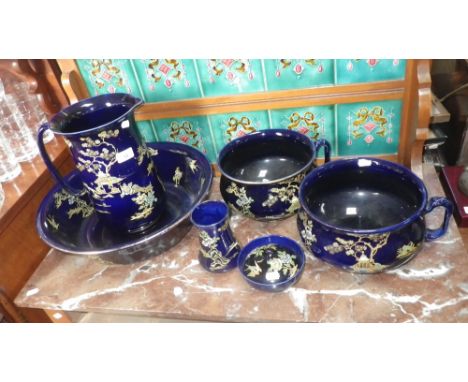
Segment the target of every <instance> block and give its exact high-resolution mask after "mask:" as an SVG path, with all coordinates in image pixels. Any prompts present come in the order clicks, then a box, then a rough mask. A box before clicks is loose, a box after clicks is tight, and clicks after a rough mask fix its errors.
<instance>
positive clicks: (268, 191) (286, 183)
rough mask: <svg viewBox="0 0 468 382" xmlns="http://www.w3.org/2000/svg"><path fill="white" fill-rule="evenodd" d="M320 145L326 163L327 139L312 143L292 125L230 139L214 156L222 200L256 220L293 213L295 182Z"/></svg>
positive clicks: (295, 204) (297, 206) (297, 182)
mask: <svg viewBox="0 0 468 382" xmlns="http://www.w3.org/2000/svg"><path fill="white" fill-rule="evenodd" d="M320 147H323V148H324V152H325V162H328V161H329V160H330V144H329V143H328V141H326V140H324V139H320V140H318V141H315V142H313V141H311V140H310V139H309V138H308V137H307V136H305V135H303V134H301V133H298V132H296V131H293V130H286V129H270V130H263V131H258V132H254V133H251V134H248V135H245V136H243V137H241V138H238V139H235V140H233V141H231V142H230V143H228V144H227V145H226V146H225V147H224V148H223V149H222V150H221V152H220V153H219V155H218V168H219V170H220V172H221V174H222V176H221V181H220V188H221V195H222V196H223V199H224V200H225V201H226V203H228V205H229V206H230V207H231V208H233V209H235V210H237V211H239V212H241V213H242V214H244V215H245V216H247V217H250V218H254V219H258V220H275V219H282V218H286V217H288V216H290V215H293V214H294V213H296V212H297V210H298V208H299V199H298V192H299V185H300V183H301V181H302V180H303V179H304V176H305V175H306V173H307V172H308V171H309V170H310V169H311V168H312V167H313V166H314V161H315V158H316V153H317V150H318V149H319V148H320Z"/></svg>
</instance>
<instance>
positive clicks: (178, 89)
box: [76, 59, 406, 162]
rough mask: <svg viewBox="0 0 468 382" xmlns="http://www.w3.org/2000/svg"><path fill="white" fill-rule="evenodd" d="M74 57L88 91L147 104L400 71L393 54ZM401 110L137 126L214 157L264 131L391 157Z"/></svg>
mask: <svg viewBox="0 0 468 382" xmlns="http://www.w3.org/2000/svg"><path fill="white" fill-rule="evenodd" d="M76 61H77V65H78V68H79V70H80V72H81V74H82V77H83V79H84V81H85V84H86V86H87V87H88V90H89V92H90V94H91V95H97V94H103V93H113V92H126V93H131V94H133V95H135V96H137V97H140V98H142V99H144V100H145V102H163V101H171V100H178V99H190V98H199V97H210V96H218V95H228V94H239V93H249V92H261V91H272V90H284V89H296V88H307V87H317V86H330V85H336V84H349V83H358V82H373V81H382V80H396V79H403V78H404V75H405V68H406V61H405V60H398V59H389V60H378V59H367V60H366V59H363V60H356V59H344V60H319V59H310V60H309V59H268V60H233V59H224V60H205V59H203V60H190V59H188V60H185V59H184V60H166V59H151V60H121V59H118V60H97V59H80V60H76ZM401 107H402V103H401V101H381V102H367V103H360V104H343V105H330V106H315V107H305V108H296V109H280V110H271V111H270V110H264V111H257V112H245V113H233V114H218V115H210V116H202V117H183V118H169V119H161V120H153V121H141V122H138V127H139V130H140V132H141V134H142V135H143V137H144V138H145V139H146V140H147V141H149V142H150V141H157V140H159V141H173V142H181V143H184V144H188V145H191V146H193V147H195V148H197V149H199V150H200V151H202V152H203V153H205V154H206V155H207V157H208V158H209V159H210V161H212V162H215V161H216V156H217V154H218V153H219V151H220V150H221V148H222V147H223V146H224V145H225V144H226V143H227V142H229V141H230V140H232V139H235V138H237V137H239V136H242V135H244V134H248V133H250V132H253V131H256V130H263V129H270V128H284V129H292V130H296V131H299V132H301V133H303V134H306V135H307V136H309V137H310V138H311V139H313V140H316V139H319V138H325V139H327V140H329V141H330V143H331V145H332V155H333V156H344V155H373V154H395V153H397V151H398V139H399V131H400V120H401ZM320 155H322V154H320Z"/></svg>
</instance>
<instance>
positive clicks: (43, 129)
mask: <svg viewBox="0 0 468 382" xmlns="http://www.w3.org/2000/svg"><path fill="white" fill-rule="evenodd" d="M48 128H49V124H48V123H43V124H42V125H41V126H40V127H39V131H38V134H37V144H38V146H39V152H40V153H41V156H42V159H43V160H44V162H45V164H46V166H47V168H48V170H49V171H50V173H51V174H52V176H53V177H54V179H55V181H56V182H57V183H58V184H60V185H61V186H62V187H63V188H64V189H65V190H66V191H68V192H69V193H70V194H72V195H75V196H80V195H82V194H83V193H84V192H85V190H84V189H82V190H78V189H76V188H74V187H72V186H71V185H70V184H69V183H68V182H67V181H66V180H65V179H63V177H62V175H60V173H59V172H58V170H57V169H56V168H55V166H54V164H53V163H52V161H51V160H50V157H49V154H47V150H46V148H45V145H44V138H43V137H44V133H45V132H46V131H47V129H48Z"/></svg>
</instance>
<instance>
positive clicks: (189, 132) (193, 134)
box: [169, 121, 203, 149]
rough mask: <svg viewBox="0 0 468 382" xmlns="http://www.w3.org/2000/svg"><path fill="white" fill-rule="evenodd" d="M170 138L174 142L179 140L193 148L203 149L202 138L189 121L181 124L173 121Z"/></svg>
mask: <svg viewBox="0 0 468 382" xmlns="http://www.w3.org/2000/svg"><path fill="white" fill-rule="evenodd" d="M169 137H170V138H171V140H172V141H173V142H176V141H177V139H178V140H180V141H181V142H183V143H186V144H190V146H192V147H196V148H199V149H200V148H203V142H202V140H201V137H200V136H199V135H198V132H197V131H196V130H195V129H194V127H193V125H192V123H190V122H189V121H183V122H182V123H180V124H179V122H177V121H172V122H171V125H170V133H169Z"/></svg>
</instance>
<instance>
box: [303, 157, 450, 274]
mask: <svg viewBox="0 0 468 382" xmlns="http://www.w3.org/2000/svg"><path fill="white" fill-rule="evenodd" d="M299 200H300V203H301V210H300V211H299V214H298V218H297V226H298V229H299V233H300V236H301V238H302V241H303V243H304V244H305V246H306V247H307V248H308V249H309V250H310V251H311V252H312V253H313V254H314V255H315V256H316V257H318V258H320V259H322V260H324V261H327V262H329V263H331V264H333V265H336V266H339V267H343V268H344V269H347V270H351V271H354V272H359V273H375V272H380V271H383V270H385V269H388V268H393V267H397V266H399V265H402V264H404V263H406V262H407V261H409V260H410V259H411V258H413V257H414V256H415V255H416V253H417V252H418V251H419V249H420V248H421V246H422V243H423V242H424V240H434V239H437V238H439V237H441V236H442V235H443V234H445V232H446V231H447V226H448V223H449V220H450V216H451V214H452V204H451V202H450V201H449V200H447V199H445V198H432V199H430V200H429V202H428V200H427V190H426V187H425V186H424V183H423V182H422V181H421V180H420V179H419V178H418V177H417V176H416V175H415V174H413V173H412V172H411V171H409V170H408V169H406V168H405V167H403V166H401V165H398V164H396V163H393V162H388V161H385V160H381V159H375V158H355V159H347V160H337V161H334V162H330V163H328V164H326V165H324V166H321V167H320V168H317V169H315V170H313V171H312V172H311V173H310V174H308V175H307V177H306V178H305V179H304V181H303V183H302V184H301V187H300V190H299ZM438 206H442V207H444V208H445V216H444V221H443V223H442V226H441V227H440V228H438V229H436V230H431V229H428V228H426V225H425V221H424V215H425V214H426V213H428V212H430V211H432V209H433V208H435V207H438Z"/></svg>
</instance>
